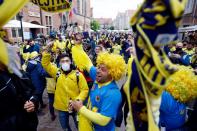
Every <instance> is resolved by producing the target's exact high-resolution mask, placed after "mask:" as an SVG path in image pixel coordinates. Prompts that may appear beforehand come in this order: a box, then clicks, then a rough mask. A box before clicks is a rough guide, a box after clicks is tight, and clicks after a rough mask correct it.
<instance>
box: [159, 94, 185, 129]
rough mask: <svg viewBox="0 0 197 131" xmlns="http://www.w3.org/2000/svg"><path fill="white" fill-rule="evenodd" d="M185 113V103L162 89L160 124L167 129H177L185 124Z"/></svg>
mask: <svg viewBox="0 0 197 131" xmlns="http://www.w3.org/2000/svg"><path fill="white" fill-rule="evenodd" d="M185 115H186V105H185V104H183V103H180V102H178V101H177V100H175V99H174V97H173V96H172V95H171V94H170V93H168V92H166V91H164V92H163V94H162V100H161V106H160V126H164V127H166V130H167V131H170V130H174V129H178V128H180V127H181V126H183V125H184V124H185Z"/></svg>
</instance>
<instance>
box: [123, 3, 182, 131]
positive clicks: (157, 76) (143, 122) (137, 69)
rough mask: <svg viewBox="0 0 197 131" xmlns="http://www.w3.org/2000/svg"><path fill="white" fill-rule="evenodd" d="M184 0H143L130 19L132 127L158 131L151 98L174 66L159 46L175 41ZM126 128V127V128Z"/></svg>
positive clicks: (128, 91)
mask: <svg viewBox="0 0 197 131" xmlns="http://www.w3.org/2000/svg"><path fill="white" fill-rule="evenodd" d="M185 4H186V0H145V1H144V3H143V4H142V6H141V7H140V8H139V9H138V11H137V12H136V14H135V15H134V16H133V18H132V19H131V25H132V28H133V31H134V33H135V45H134V47H135V49H136V58H135V60H134V61H133V62H132V64H131V67H129V68H132V73H131V74H130V77H129V78H130V79H129V90H126V94H127V95H128V94H129V97H128V99H130V100H129V103H130V104H129V105H130V107H129V109H130V114H131V116H130V119H129V121H128V122H129V123H128V124H131V125H132V129H133V130H149V131H158V130H159V128H158V126H157V124H156V122H155V121H154V118H153V113H154V111H153V110H152V108H151V100H150V98H153V100H154V99H155V100H157V99H159V98H160V96H161V94H162V91H163V89H164V88H165V87H166V80H167V79H168V77H169V76H170V75H172V74H173V73H174V72H175V71H176V68H175V66H174V65H173V64H172V63H171V62H170V60H169V59H168V58H167V56H166V54H165V53H164V51H163V50H161V49H160V48H161V46H164V45H166V44H169V43H172V42H175V41H176V39H177V28H178V26H179V24H180V20H181V17H182V14H183V11H184V7H185ZM128 130H130V129H128Z"/></svg>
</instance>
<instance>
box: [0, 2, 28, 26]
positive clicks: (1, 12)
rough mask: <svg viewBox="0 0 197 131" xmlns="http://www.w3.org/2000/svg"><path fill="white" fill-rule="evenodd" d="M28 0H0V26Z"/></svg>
mask: <svg viewBox="0 0 197 131" xmlns="http://www.w3.org/2000/svg"><path fill="white" fill-rule="evenodd" d="M26 2H28V0H15V1H13V0H0V28H1V27H3V25H4V24H6V23H7V22H8V21H9V20H10V19H12V18H13V17H14V16H15V15H16V14H17V13H18V12H19V10H20V9H21V8H22V7H23V6H24V5H25V4H26Z"/></svg>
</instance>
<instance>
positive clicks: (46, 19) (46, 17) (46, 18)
mask: <svg viewBox="0 0 197 131" xmlns="http://www.w3.org/2000/svg"><path fill="white" fill-rule="evenodd" d="M45 21H46V25H48V16H45Z"/></svg>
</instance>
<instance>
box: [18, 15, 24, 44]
mask: <svg viewBox="0 0 197 131" xmlns="http://www.w3.org/2000/svg"><path fill="white" fill-rule="evenodd" d="M18 18H19V20H20V24H21V35H22V42H24V35H23V21H22V19H23V12H22V11H21V12H19V13H18Z"/></svg>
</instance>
